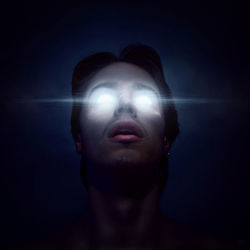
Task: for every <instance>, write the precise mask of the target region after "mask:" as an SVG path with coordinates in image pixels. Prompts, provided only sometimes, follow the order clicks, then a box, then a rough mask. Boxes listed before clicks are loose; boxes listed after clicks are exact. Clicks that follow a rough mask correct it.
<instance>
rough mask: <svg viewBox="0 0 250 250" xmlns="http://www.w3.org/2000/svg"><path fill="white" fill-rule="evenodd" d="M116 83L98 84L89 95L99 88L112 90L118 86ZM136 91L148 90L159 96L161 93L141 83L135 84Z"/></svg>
mask: <svg viewBox="0 0 250 250" xmlns="http://www.w3.org/2000/svg"><path fill="white" fill-rule="evenodd" d="M116 84H117V83H116V82H103V83H100V84H98V85H97V86H95V87H94V88H93V89H91V91H90V93H89V95H91V94H92V93H93V91H94V90H96V89H98V88H103V87H104V88H110V89H112V88H115V86H116ZM135 85H136V86H135V89H139V90H140V89H147V90H151V91H153V92H154V93H155V94H156V95H157V96H159V93H158V92H157V91H156V90H155V89H154V88H152V87H150V86H148V85H146V84H144V83H140V82H135Z"/></svg>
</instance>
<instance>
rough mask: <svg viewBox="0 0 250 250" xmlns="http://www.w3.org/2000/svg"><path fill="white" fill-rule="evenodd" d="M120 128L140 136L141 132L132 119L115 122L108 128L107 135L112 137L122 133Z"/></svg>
mask: <svg viewBox="0 0 250 250" xmlns="http://www.w3.org/2000/svg"><path fill="white" fill-rule="evenodd" d="M121 130H128V131H127V132H126V134H132V135H136V136H138V137H142V136H143V133H142V130H141V128H140V127H139V126H138V125H137V124H136V123H135V122H133V121H130V120H124V121H119V122H117V123H116V124H115V125H114V126H113V127H111V129H110V130H109V133H108V136H109V137H114V136H115V135H117V134H122V131H121Z"/></svg>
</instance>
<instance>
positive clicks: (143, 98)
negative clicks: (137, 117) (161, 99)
mask: <svg viewBox="0 0 250 250" xmlns="http://www.w3.org/2000/svg"><path fill="white" fill-rule="evenodd" d="M156 100H157V97H156V95H155V94H154V93H153V92H151V91H138V92H136V93H135V95H134V104H135V105H136V106H137V108H139V109H141V110H143V109H150V108H153V107H154V104H155V103H156Z"/></svg>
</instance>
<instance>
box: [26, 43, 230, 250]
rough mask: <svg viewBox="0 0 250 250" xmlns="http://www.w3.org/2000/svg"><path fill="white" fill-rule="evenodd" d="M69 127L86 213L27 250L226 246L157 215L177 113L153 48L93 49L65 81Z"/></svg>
mask: <svg viewBox="0 0 250 250" xmlns="http://www.w3.org/2000/svg"><path fill="white" fill-rule="evenodd" d="M72 95H73V108H72V117H71V130H72V135H73V138H74V141H75V145H76V151H77V153H78V154H81V156H82V163H81V176H82V180H83V183H84V185H85V187H86V188H87V191H88V201H89V206H88V211H87V213H86V215H85V216H84V218H83V219H82V220H81V221H78V222H77V223H76V224H75V225H74V226H73V227H72V228H70V229H69V230H66V231H65V232H63V233H60V234H58V236H57V237H55V238H53V239H51V240H50V241H47V242H46V243H44V244H41V245H39V246H37V245H36V246H32V247H31V248H32V249H96V250H99V249H131V250H132V249H230V248H231V247H233V246H232V245H229V246H225V248H224V247H223V246H224V245H223V244H222V243H221V242H220V241H217V240H214V239H213V238H210V237H204V236H202V235H200V234H198V233H193V232H191V231H190V230H188V229H185V227H182V226H179V225H177V224H175V223H173V222H171V221H170V220H168V219H167V218H165V217H164V216H163V214H162V213H161V211H160V207H159V200H160V195H161V193H162V192H163V190H164V186H165V182H166V179H167V168H168V152H169V150H170V147H171V145H172V143H173V142H174V140H175V138H176V136H177V135H178V132H179V129H178V120H177V112H176V109H175V106H174V102H173V99H172V96H171V92H170V90H169V87H168V86H167V84H166V81H165V78H164V74H163V69H162V64H161V60H160V58H159V56H158V55H157V53H156V52H155V51H154V50H153V49H152V48H150V47H148V46H145V45H130V46H127V47H126V48H125V49H123V50H122V52H121V53H120V56H119V57H117V56H115V55H114V54H112V53H97V54H94V55H91V56H89V57H87V58H85V59H84V60H82V61H81V62H79V63H78V64H77V66H76V68H75V70H74V73H73V78H72Z"/></svg>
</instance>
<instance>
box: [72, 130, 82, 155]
mask: <svg viewBox="0 0 250 250" xmlns="http://www.w3.org/2000/svg"><path fill="white" fill-rule="evenodd" d="M74 140H75V146H76V153H77V154H81V153H82V152H83V145H82V138H81V136H80V134H77V135H76V136H75V137H74Z"/></svg>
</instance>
